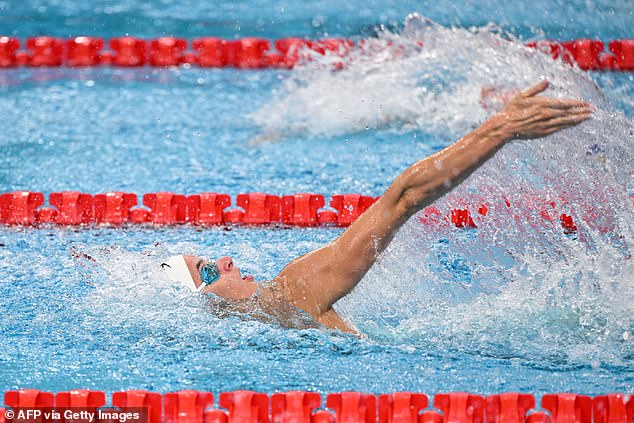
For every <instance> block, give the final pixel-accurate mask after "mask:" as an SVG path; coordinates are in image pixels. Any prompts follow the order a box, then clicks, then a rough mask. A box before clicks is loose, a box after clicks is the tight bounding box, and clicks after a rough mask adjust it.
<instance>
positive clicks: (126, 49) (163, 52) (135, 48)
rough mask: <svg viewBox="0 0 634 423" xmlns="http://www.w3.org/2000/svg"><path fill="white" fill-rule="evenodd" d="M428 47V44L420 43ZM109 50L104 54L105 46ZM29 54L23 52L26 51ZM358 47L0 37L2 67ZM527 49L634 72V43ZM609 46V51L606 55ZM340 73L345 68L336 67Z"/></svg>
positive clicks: (174, 61)
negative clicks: (23, 39)
mask: <svg viewBox="0 0 634 423" xmlns="http://www.w3.org/2000/svg"><path fill="white" fill-rule="evenodd" d="M421 44H422V45H423V47H424V40H423V42H422V43H421ZM106 45H107V46H108V50H104V47H105V46H106ZM22 46H23V47H24V49H21V47H22ZM355 46H358V47H360V48H363V46H364V40H361V41H360V42H358V43H355V42H354V41H352V40H350V39H346V38H326V39H320V40H308V39H304V38H297V37H290V38H282V39H278V40H274V41H273V42H272V43H271V40H268V39H265V38H254V37H249V38H241V39H236V40H226V39H222V38H218V37H200V38H195V39H193V40H192V41H191V42H189V41H188V40H186V39H185V38H178V37H160V38H154V39H142V38H137V37H130V36H125V37H114V38H111V39H109V40H106V39H104V38H98V37H89V36H79V37H73V38H70V39H62V38H56V37H50V36H39V37H31V38H27V39H26V40H25V42H24V43H21V41H20V40H19V39H18V38H14V37H7V36H0V68H12V67H16V66H28V67H58V66H70V67H86V66H118V67H139V66H154V67H166V66H181V65H184V66H200V67H204V68H216V67H221V68H222V67H234V68H242V69H263V68H286V69H291V68H293V67H294V66H295V65H296V64H297V63H298V62H300V61H302V60H311V58H312V57H314V56H315V55H322V56H323V55H326V54H330V55H336V56H339V57H341V58H342V59H343V58H344V57H345V56H346V55H348V54H349V53H350V51H351V50H352V49H353V48H354V47H355ZM526 46H527V47H530V48H533V49H535V50H538V51H541V52H543V53H546V54H549V55H551V56H552V57H553V58H554V59H559V58H561V59H562V60H563V61H564V62H565V63H567V64H570V65H573V64H574V63H576V64H577V66H579V68H581V69H583V70H604V71H608V70H609V71H634V39H621V40H612V41H609V42H608V43H607V45H606V43H604V42H603V41H601V40H595V39H578V40H571V41H562V42H560V41H553V40H542V41H533V42H529V43H527V44H526ZM606 47H607V50H606ZM334 66H335V69H341V68H343V67H344V66H345V65H344V63H343V61H342V62H341V63H337V64H336V65H334Z"/></svg>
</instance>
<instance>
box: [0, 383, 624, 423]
mask: <svg viewBox="0 0 634 423" xmlns="http://www.w3.org/2000/svg"><path fill="white" fill-rule="evenodd" d="M323 400H324V398H322V396H321V395H320V394H319V393H316V392H307V391H289V392H281V393H274V394H272V395H270V396H269V395H267V394H265V393H261V392H253V391H231V392H223V393H221V394H220V395H219V396H218V403H217V406H216V405H215V402H214V395H213V394H212V393H211V392H202V391H194V390H184V391H178V392H169V393H166V394H164V395H161V394H159V393H156V392H148V391H136V390H131V391H121V392H114V393H113V394H112V402H111V404H112V406H109V405H106V395H105V393H104V392H103V391H96V390H92V391H91V390H81V389H79V390H72V391H68V392H58V393H57V394H53V393H51V392H42V391H38V390H35V389H24V390H19V391H7V392H5V394H4V403H5V404H6V406H7V407H8V408H6V409H4V408H0V422H2V423H5V422H12V421H18V420H19V421H22V422H31V421H32V422H38V423H53V421H54V420H55V419H53V418H52V417H51V416H52V413H51V411H53V410H55V411H56V412H57V413H60V414H64V413H65V410H70V411H71V412H72V411H77V410H82V411H83V412H86V413H90V414H89V415H91V416H93V419H92V420H91V421H99V422H104V421H111V419H105V420H104V418H103V413H107V412H118V413H130V414H134V413H139V414H141V416H138V417H137V418H136V419H135V418H134V417H133V416H130V417H129V418H128V419H126V421H129V422H131V423H137V422H138V423H141V422H144V423H145V422H146V423H195V422H199V423H203V422H204V423H229V422H240V423H252V422H253V423H265V422H266V423H268V422H299V423H303V422H305V423H326V422H355V423H376V422H379V423H388V422H399V423H442V422H443V421H444V422H447V421H449V422H454V423H476V422H477V423H484V422H486V423H524V422H529V423H541V422H543V423H546V422H548V423H591V422H592V421H594V422H595V423H609V422H618V423H632V419H633V418H632V415H633V414H634V400H633V399H632V397H631V396H630V395H624V394H620V393H612V394H608V395H600V396H596V397H594V398H592V397H590V396H585V395H579V394H574V393H566V394H546V395H544V396H543V397H542V401H541V409H537V408H536V407H537V403H536V401H535V397H534V395H532V394H528V393H513V392H510V393H500V394H494V395H489V396H486V397H484V396H481V395H477V394H471V393H467V392H453V393H440V394H436V395H435V396H434V397H433V406H434V407H435V409H430V408H429V407H430V405H431V401H430V397H428V396H427V395H425V394H423V393H417V392H394V393H389V394H383V395H379V396H376V395H373V394H368V393H363V392H340V393H331V394H327V395H326V397H325V404H324V401H323ZM324 405H325V407H327V408H328V409H323V406H324ZM104 406H105V407H104ZM114 407H116V408H114ZM29 410H31V412H33V410H40V411H41V412H42V414H41V415H39V416H37V417H36V416H34V415H33V414H30V415H29V414H26V413H27V412H28V411H29ZM42 410H44V411H46V410H48V413H49V414H48V416H47V415H44V414H43V411H42ZM544 410H546V411H547V412H548V413H547V412H546V411H544ZM20 413H23V414H20ZM64 416H67V415H66V414H64ZM100 417H101V418H100ZM57 420H60V419H57ZM57 420H55V421H57ZM62 421H65V422H67V423H80V422H79V421H78V419H77V418H75V419H73V418H68V417H65V418H64V419H62ZM85 421H88V419H87V418H86V414H84V415H82V417H81V422H82V423H83V422H85ZM112 421H119V420H118V419H113V420H112Z"/></svg>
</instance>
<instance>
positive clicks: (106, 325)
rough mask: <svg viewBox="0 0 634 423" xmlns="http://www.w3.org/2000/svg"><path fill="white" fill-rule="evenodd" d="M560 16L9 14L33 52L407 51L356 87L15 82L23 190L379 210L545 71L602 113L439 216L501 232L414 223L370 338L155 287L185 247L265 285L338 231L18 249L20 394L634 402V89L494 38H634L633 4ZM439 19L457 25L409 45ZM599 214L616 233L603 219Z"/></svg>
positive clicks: (198, 7)
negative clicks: (51, 39) (378, 204)
mask: <svg viewBox="0 0 634 423" xmlns="http://www.w3.org/2000/svg"><path fill="white" fill-rule="evenodd" d="M542 3H543V4H537V5H535V3H534V2H533V3H532V4H531V7H530V8H525V7H523V6H521V5H518V4H507V5H504V6H502V5H498V4H494V2H491V4H490V5H489V6H490V7H486V6H487V5H486V4H485V5H482V2H473V3H471V2H462V3H457V4H455V5H454V4H453V3H451V4H448V3H447V4H445V3H442V2H441V3H439V4H438V5H429V6H428V10H420V5H419V4H417V3H408V2H398V4H397V5H391V6H385V5H384V4H383V2H367V1H364V2H332V3H321V4H319V5H318V6H309V5H302V6H301V7H297V6H296V5H294V4H292V5H291V4H290V3H289V4H288V5H287V4H280V3H275V4H269V3H267V2H264V1H262V2H250V3H249V4H247V3H246V2H244V3H235V2H226V3H215V4H213V5H209V4H207V3H206V2H199V1H189V2H168V1H164V2H156V3H154V4H151V5H144V6H140V5H137V4H135V3H133V2H119V3H113V2H107V3H106V2H92V3H85V2H70V1H60V2H35V1H31V2H28V1H27V2H20V3H19V4H15V3H14V2H8V1H4V2H0V28H1V29H2V32H3V33H5V34H9V35H18V36H20V37H26V36H30V35H36V34H51V35H58V36H64V37H65V36H70V35H77V34H96V35H101V36H105V37H111V36H116V35H121V34H123V33H126V32H128V33H132V34H134V35H139V36H147V37H150V36H159V35H163V34H175V35H182V36H185V37H190V38H191V37H194V36H198V35H220V36H225V37H234V36H246V35H263V36H267V37H270V38H277V37H282V36H290V35H300V36H303V35H306V36H310V37H317V36H321V35H326V34H328V35H333V36H335V35H336V36H346V37H353V38H357V39H361V38H367V37H369V36H370V35H376V34H380V37H381V39H382V40H384V41H385V40H388V41H389V40H391V41H392V42H393V43H394V44H395V45H397V46H402V47H403V49H404V51H405V52H406V54H405V55H404V56H403V57H399V58H395V57H394V56H393V55H391V51H390V49H389V48H388V49H387V50H385V49H381V48H378V49H377V50H376V51H375V52H374V53H373V54H370V55H369V57H368V56H366V55H364V54H361V53H358V54H357V56H355V60H354V61H350V62H347V65H346V69H345V70H344V71H343V72H338V73H337V72H334V73H333V72H331V71H330V67H329V66H328V65H327V64H321V65H320V63H312V64H308V65H306V66H305V67H303V68H300V69H298V70H296V71H293V72H289V71H277V70H267V71H237V70H230V69H223V70H207V69H206V70H200V69H195V68H193V69H149V68H147V69H137V70H128V69H125V70H122V69H109V68H106V69H81V70H72V69H14V70H2V71H0V111H1V112H2V117H3V119H2V122H3V124H2V131H0V146H1V149H2V154H1V155H0V192H7V191H13V190H18V189H29V190H34V191H42V192H44V193H47V194H48V193H50V192H54V191H60V190H79V191H84V192H89V193H98V192H106V191H115V190H123V191H129V192H135V193H138V194H142V193H145V192H155V191H166V190H167V191H174V192H179V193H184V194H191V193H197V192H202V191H217V192H226V193H229V194H232V195H235V194H237V193H241V192H249V191H264V192H270V193H276V194H288V193H294V192H302V191H311V192H319V193H322V194H325V195H330V194H333V193H341V192H358V193H364V194H369V195H380V194H381V193H382V192H383V190H384V189H385V188H386V187H387V186H388V184H389V182H390V181H391V180H392V179H393V178H394V177H395V176H397V175H398V174H399V172H401V171H402V170H403V169H404V168H405V167H407V166H408V165H409V164H410V163H411V162H412V161H413V160H415V159H417V158H422V157H424V156H426V155H428V154H430V153H432V152H435V151H438V150H439V149H440V148H442V147H444V146H446V145H448V144H449V143H451V142H452V141H453V140H455V139H457V138H458V137H460V136H461V135H462V134H464V133H465V132H467V131H468V130H470V129H472V128H474V127H475V126H477V124H478V123H479V122H482V121H483V120H484V119H485V118H486V116H487V115H488V114H490V113H491V110H487V109H484V108H483V107H482V106H481V104H480V100H481V99H480V90H481V88H482V87H485V86H496V87H501V89H505V88H508V89H512V88H514V87H523V86H527V85H529V84H530V83H532V82H534V81H536V80H537V79H538V78H539V76H541V75H545V76H547V77H548V78H549V79H550V80H551V81H553V83H554V85H555V89H554V90H552V91H550V92H549V93H550V94H551V95H561V96H584V97H585V98H587V99H588V100H590V101H592V102H593V103H594V104H596V105H597V108H598V110H597V113H596V117H595V119H594V121H593V122H591V123H588V124H587V125H585V126H583V127H581V128H577V129H574V130H570V131H567V132H565V133H563V134H559V135H557V136H554V137H550V138H549V139H547V140H543V141H538V142H532V143H514V144H511V145H509V146H507V147H505V149H504V150H503V151H502V152H501V153H500V154H499V155H497V156H496V157H495V158H494V159H493V160H492V161H491V162H490V163H489V164H487V166H485V168H484V169H482V170H481V171H479V172H478V173H476V174H475V175H474V177H473V178H471V179H469V180H468V181H467V182H466V183H465V185H463V186H462V187H460V188H459V189H458V190H457V192H456V193H454V194H452V195H451V196H449V197H448V198H445V199H442V200H440V201H439V202H438V204H437V206H438V207H440V208H441V209H445V210H446V209H448V208H449V207H450V206H452V205H455V204H458V202H459V201H458V200H457V198H464V197H465V196H466V195H467V194H473V193H478V194H481V195H483V196H484V197H486V198H488V199H491V200H490V201H491V203H492V204H491V208H492V216H493V217H492V218H491V219H488V220H484V221H482V222H481V224H480V227H479V229H477V230H471V231H464V230H457V229H451V228H449V227H440V228H429V227H423V226H421V225H420V224H419V223H417V221H416V220H415V219H413V220H412V221H411V222H409V224H408V225H407V226H406V227H405V228H404V229H403V230H402V231H401V232H400V233H399V235H398V236H397V237H396V239H395V241H394V243H393V244H392V246H391V247H390V249H389V250H388V251H387V252H386V254H385V255H384V256H383V257H381V259H380V260H379V261H378V262H377V265H376V266H374V268H373V269H372V270H371V271H370V272H369V274H368V275H367V277H366V278H365V279H364V281H363V282H362V283H361V284H360V286H359V287H358V288H357V289H356V290H355V292H353V294H352V295H350V297H349V298H346V299H345V300H344V301H342V302H341V303H340V304H338V305H337V308H338V310H339V311H340V313H341V314H343V315H344V316H345V317H346V318H347V319H349V320H350V321H351V322H353V323H354V324H355V325H357V326H358V327H359V329H360V330H361V331H362V333H363V334H364V336H363V337H362V338H361V339H357V338H355V337H351V336H347V335H343V334H340V333H334V332H330V331H325V330H293V329H290V330H289V329H281V328H279V327H278V326H276V325H274V324H266V323H261V322H257V321H249V320H244V321H243V320H241V319H238V318H235V317H233V318H227V319H220V318H218V317H216V316H215V315H214V314H213V313H210V312H209V304H208V303H207V300H206V299H205V298H200V297H192V296H191V295H189V294H188V293H186V292H183V291H182V290H180V289H178V288H177V287H174V286H172V285H170V283H169V282H168V281H167V280H165V276H164V275H163V274H161V273H160V271H159V270H158V269H157V264H158V263H159V262H160V261H161V260H162V259H163V258H165V257H166V256H168V255H170V254H173V253H177V252H191V253H197V254H201V255H206V256H211V257H215V256H218V255H225V254H227V255H231V256H233V257H234V259H235V260H236V262H237V264H238V266H239V267H241V268H243V270H244V271H245V272H246V273H250V274H254V275H255V277H256V279H258V280H267V279H270V278H272V277H274V276H275V275H276V274H277V272H279V271H280V270H281V268H282V267H283V266H284V265H285V264H286V263H287V262H288V261H290V260H292V259H293V258H294V257H297V256H298V255H300V254H302V253H305V252H307V251H310V250H311V249H314V248H317V247H319V246H321V245H323V244H324V243H327V242H329V241H330V240H332V239H334V238H335V237H336V236H337V235H338V234H339V233H340V232H341V230H340V229H334V228H330V229H322V228H319V229H302V230H299V229H280V228H277V229H272V228H233V229H231V230H227V229H225V228H211V229H198V228H191V227H178V228H139V227H129V228H125V229H111V228H56V227H50V228H40V229H33V228H14V227H3V228H0V283H1V284H2V286H1V288H0V299H1V300H0V315H1V316H2V319H1V320H0V342H1V343H2V345H3V348H1V349H0V391H4V390H7V389H13V388H20V387H36V388H39V389H45V390H51V391H62V390H67V389H72V388H78V387H82V388H94V389H101V390H105V391H108V392H112V391H115V390H119V389H150V390H156V391H160V392H165V391H170V390H177V389H184V388H194V389H206V390H212V391H214V392H219V391H226V390H233V389H254V390H261V391H264V392H273V391H283V390H289V389H307V390H316V391H319V392H322V393H326V392H333V391H341V390H359V391H366V392H374V393H382V392H390V391H401V390H412V391H423V392H427V393H429V394H434V393H436V392H441V391H450V390H451V391H454V390H459V391H472V392H477V393H482V394H488V393H493V392H502V391H529V392H534V393H536V394H541V393H544V392H558V391H578V392H583V393H587V394H599V393H605V392H611V391H632V390H633V389H634V361H633V360H634V344H633V341H632V337H633V336H634V317H632V316H634V313H633V312H634V310H633V307H634V288H633V287H634V280H633V278H634V276H633V275H634V265H633V263H632V259H631V257H632V251H633V250H634V248H633V247H632V244H631V243H632V239H633V234H634V230H633V228H632V225H633V223H632V222H634V219H632V217H633V216H632V213H633V212H632V207H631V205H630V204H628V203H627V201H628V200H627V194H628V191H629V194H632V193H634V190H633V187H634V185H633V184H632V181H634V178H633V177H632V174H633V171H634V169H632V166H631V163H632V161H631V159H632V157H634V147H632V146H633V145H634V143H632V134H633V132H632V119H631V117H632V116H633V115H634V83H633V81H632V78H633V76H632V74H620V73H612V74H598V73H596V74H594V73H593V74H584V73H581V72H579V71H576V70H570V69H568V68H566V67H565V66H564V65H562V64H560V63H553V62H552V61H551V60H550V59H548V58H546V57H535V56H533V55H529V54H528V53H525V52H524V51H523V50H521V48H520V47H517V46H514V45H506V44H504V43H499V42H498V38H496V37H497V35H495V34H497V33H499V32H500V31H502V32H504V33H505V35H504V36H505V37H506V38H512V37H519V38H521V39H528V38H532V37H537V36H538V37H551V38H557V39H565V38H574V37H581V36H592V37H595V36H596V37H599V38H601V39H604V40H608V39H612V38H625V37H628V36H629V37H631V36H632V34H631V33H628V31H631V23H632V13H633V10H632V5H631V3H630V2H621V3H615V2H576V3H570V2H559V3H558V2H542ZM291 6H292V7H291ZM416 10H418V11H419V12H421V13H425V14H426V15H428V16H429V17H431V18H432V19H434V20H436V21H437V22H438V23H439V24H441V26H440V27H432V28H431V29H429V28H427V29H424V28H423V29H421V28H418V29H416V28H417V27H414V28H413V29H412V27H411V26H410V27H409V29H403V28H404V27H405V26H406V25H405V23H404V22H405V17H406V16H407V15H408V14H409V13H410V12H412V11H416ZM544 10H548V11H549V13H548V14H545V12H544ZM571 11H574V13H572V12H571ZM489 21H490V22H492V23H493V24H495V25H496V26H497V27H498V28H497V29H491V28H490V27H487V24H488V22H489ZM380 24H384V25H386V26H388V28H389V29H390V31H389V32H381V31H380V30H378V29H377V25H380ZM450 25H456V29H454V30H452V29H448V26H450ZM472 26H473V27H476V28H477V29H473V30H466V29H465V28H467V27H472ZM500 28H501V29H500ZM417 30H420V31H427V32H426V33H425V34H426V35H425V37H426V38H425V39H426V40H428V42H427V45H426V48H425V49H423V50H422V51H418V50H416V48H415V47H412V37H413V35H412V32H411V31H414V32H416V31H417ZM408 31H410V32H408ZM386 51H387V53H385V52H386ZM326 61H327V60H325V61H324V62H326ZM597 86H598V88H597ZM533 192H534V193H536V195H537V196H541V197H543V196H546V195H552V196H557V195H563V196H566V197H567V198H568V200H569V203H568V204H567V205H566V206H565V210H563V211H565V212H567V213H571V214H573V215H574V216H575V217H578V222H579V226H580V233H579V235H578V236H571V235H566V234H564V233H563V232H562V231H561V229H560V228H558V227H557V225H551V226H548V225H545V226H544V224H543V222H540V221H538V220H536V218H535V216H532V215H531V211H530V210H529V209H528V208H525V207H524V206H523V205H521V203H520V199H521V198H523V197H522V195H528V194H531V193H533ZM502 195H504V196H506V197H507V198H509V199H510V200H511V201H512V202H513V201H516V202H515V204H518V206H517V208H514V209H512V210H510V211H509V210H506V209H505V208H504V206H501V205H499V204H497V203H496V201H497V202H498V203H499V198H501V196H502ZM496 199H498V200H496ZM591 206H592V207H595V208H596V209H597V210H598V212H599V213H598V216H599V217H597V218H596V219H595V220H592V221H591V222H588V223H586V222H583V221H582V219H581V217H582V216H584V215H587V211H588V209H589V208H590V207H591ZM513 213H520V214H521V213H524V214H526V215H528V217H527V219H528V220H527V221H523V220H517V219H514V217H513V215H512V214H513ZM530 222H533V223H534V222H538V223H539V224H540V225H538V226H531V224H530ZM593 222H599V223H601V224H604V225H605V226H607V227H608V228H609V230H608V231H607V232H605V231H603V232H601V231H599V230H597V228H596V226H594V225H595V223H593ZM85 255H88V256H90V257H92V258H93V260H88V259H86V258H82V257H83V256H85Z"/></svg>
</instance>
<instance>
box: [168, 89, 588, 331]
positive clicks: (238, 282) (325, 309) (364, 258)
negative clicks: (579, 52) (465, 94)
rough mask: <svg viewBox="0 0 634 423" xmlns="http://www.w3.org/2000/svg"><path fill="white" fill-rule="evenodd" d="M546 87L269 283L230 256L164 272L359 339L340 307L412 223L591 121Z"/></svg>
mask: <svg viewBox="0 0 634 423" xmlns="http://www.w3.org/2000/svg"><path fill="white" fill-rule="evenodd" d="M547 87H548V82H547V81H542V82H540V83H538V84H536V85H534V86H532V87H530V88H527V89H526V90H524V91H521V92H519V93H518V94H517V95H515V96H514V97H513V98H512V99H510V100H509V101H508V103H507V104H506V105H505V107H504V108H503V110H502V111H501V112H499V113H497V114H496V115H494V116H493V117H491V118H490V119H489V120H487V121H486V122H484V123H483V124H482V125H481V126H480V127H479V128H477V129H475V130H474V131H473V132H471V133H469V134H468V135H466V136H465V137H463V138H461V139H460V140H458V141H457V142H455V143H454V144H452V145H450V146H449V147H447V148H445V149H444V150H442V151H440V152H438V153H435V154H433V155H431V156H429V157H427V158H425V159H423V160H420V161H418V162H416V163H414V164H413V165H411V166H410V167H409V168H407V169H406V170H405V171H404V172H403V173H401V174H400V175H399V176H398V177H397V178H396V179H395V180H394V182H392V184H391V185H390V186H389V187H388V188H387V190H386V191H385V193H384V194H383V195H382V196H381V197H380V198H379V199H378V200H377V201H376V202H375V203H374V204H373V205H372V206H371V207H370V208H369V209H367V210H366V211H365V212H364V213H363V214H362V215H361V216H360V217H359V218H358V219H357V220H356V221H355V222H354V223H353V224H352V225H350V227H349V228H348V229H346V230H345V231H344V232H343V233H342V234H341V235H340V236H339V237H338V238H336V239H335V240H333V241H332V242H330V243H329V244H328V245H325V246H323V247H321V248H319V249H317V250H314V251H311V252H309V253H307V254H304V255H303V256H301V257H298V258H296V259H295V260H293V261H292V262H291V263H289V264H288V265H286V267H284V269H283V270H282V271H281V272H280V274H279V275H277V276H276V277H275V278H274V279H273V280H272V281H270V282H267V283H257V282H255V281H254V279H253V277H252V276H242V274H241V273H240V269H239V268H238V267H236V265H235V263H234V262H233V260H232V259H231V257H221V258H219V259H217V260H215V261H207V260H204V259H202V258H198V257H195V256H175V257H172V258H170V259H169V260H168V261H167V262H166V263H163V268H166V269H167V271H168V274H169V277H170V278H171V279H172V280H175V281H179V282H181V283H182V284H184V285H185V286H187V287H189V288H190V289H191V290H192V291H199V292H206V293H213V294H215V295H217V296H220V297H222V298H224V299H226V300H227V301H228V302H229V303H234V304H243V305H244V304H250V305H251V306H253V305H255V306H257V307H256V308H258V309H259V310H261V311H263V312H264V313H268V314H270V315H278V316H280V315H281V316H286V317H288V315H290V314H292V313H293V311H294V310H295V311H297V309H299V310H300V311H303V312H305V313H307V314H308V315H309V316H310V317H311V318H312V319H314V321H316V322H319V323H320V324H321V325H324V326H327V327H329V328H332V329H337V330H341V331H344V332H349V333H357V332H356V330H355V328H354V327H353V326H352V325H350V324H349V323H348V322H346V321H344V320H343V319H342V318H341V317H340V316H339V315H338V314H337V313H336V312H335V310H334V309H333V305H334V304H335V303H336V302H337V301H338V300H340V299H341V298H343V297H344V296H346V295H347V294H348V293H350V292H351V291H352V290H353V289H354V287H355V286H357V284H358V283H359V282H360V281H361V279H362V278H363V276H364V275H365V274H366V273H367V271H368V270H369V269H370V267H371V266H372V265H373V264H374V262H375V261H376V259H377V258H378V256H379V255H380V254H381V253H382V252H383V251H384V250H385V248H386V247H387V246H388V244H389V243H390V241H391V240H392V238H393V237H394V235H395V234H396V232H397V231H398V230H399V228H401V226H403V224H404V223H405V222H406V221H407V220H408V219H409V218H410V217H411V216H413V215H414V214H415V213H416V212H418V211H420V210H422V209H423V208H425V207H427V206H428V205H430V204H432V203H433V202H434V201H435V200H436V199H438V198H440V197H441V196H443V195H444V194H446V193H447V192H449V191H451V190H452V189H453V188H454V187H456V186H457V185H459V184H460V183H461V182H462V181H463V180H465V179H466V178H467V177H468V176H469V175H471V173H473V171H475V170H476V169H477V168H478V167H480V166H481V165H482V164H483V163H485V162H486V161H487V160H488V159H489V158H491V157H492V156H493V155H494V154H495V153H496V152H497V151H498V150H499V149H500V148H502V147H503V146H504V144H506V143H507V142H508V141H511V140H513V139H534V138H541V137H544V136H547V135H550V134H552V133H554V132H557V131H560V130H562V129H565V128H569V127H572V126H575V125H578V124H579V123H581V122H583V121H585V120H587V119H589V118H590V114H591V109H590V105H589V104H587V103H585V102H583V101H580V100H572V99H555V98H551V97H545V96H540V95H539V94H540V93H542V92H543V91H544V90H545V89H546V88H547ZM255 306H254V307H255ZM243 309H244V308H243ZM246 310H247V313H248V310H249V309H246ZM300 313H301V312H300ZM301 314H303V313H301ZM281 320H284V319H281ZM289 325H290V326H292V324H289Z"/></svg>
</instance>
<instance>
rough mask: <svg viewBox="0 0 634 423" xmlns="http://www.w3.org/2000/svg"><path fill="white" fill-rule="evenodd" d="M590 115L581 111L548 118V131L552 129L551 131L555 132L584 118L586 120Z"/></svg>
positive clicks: (578, 122) (576, 123)
mask: <svg viewBox="0 0 634 423" xmlns="http://www.w3.org/2000/svg"><path fill="white" fill-rule="evenodd" d="M590 116H591V115H590V113H588V112H582V113H574V114H569V115H567V116H561V117H557V118H554V119H550V120H549V121H548V126H547V130H548V131H550V130H552V131H553V132H556V131H559V130H561V129H564V128H568V127H570V126H575V125H578V124H580V123H581V122H583V121H585V120H588V119H589V118H590ZM551 133H552V132H551Z"/></svg>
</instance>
